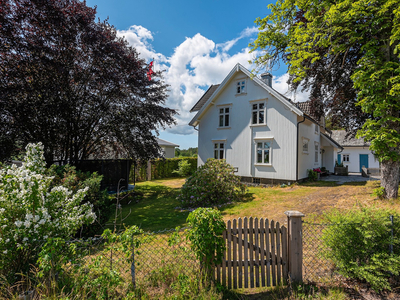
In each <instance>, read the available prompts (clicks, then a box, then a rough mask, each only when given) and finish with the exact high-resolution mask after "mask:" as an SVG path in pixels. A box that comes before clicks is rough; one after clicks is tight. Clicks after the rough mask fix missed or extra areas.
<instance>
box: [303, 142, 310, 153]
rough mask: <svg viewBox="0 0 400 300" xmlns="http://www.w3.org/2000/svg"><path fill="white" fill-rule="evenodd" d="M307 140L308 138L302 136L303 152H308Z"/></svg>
mask: <svg viewBox="0 0 400 300" xmlns="http://www.w3.org/2000/svg"><path fill="white" fill-rule="evenodd" d="M308 142H309V139H306V138H303V152H305V153H308Z"/></svg>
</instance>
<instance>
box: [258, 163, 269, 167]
mask: <svg viewBox="0 0 400 300" xmlns="http://www.w3.org/2000/svg"><path fill="white" fill-rule="evenodd" d="M254 166H256V167H272V164H262V163H256V164H254Z"/></svg>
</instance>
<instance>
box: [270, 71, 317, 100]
mask: <svg viewBox="0 0 400 300" xmlns="http://www.w3.org/2000/svg"><path fill="white" fill-rule="evenodd" d="M288 79H289V74H287V73H286V74H284V75H282V76H279V77H276V78H273V79H272V87H273V88H274V89H275V90H277V91H278V92H279V93H281V94H283V95H284V96H286V97H288V98H290V99H292V100H293V101H294V102H304V101H307V100H308V98H309V96H310V93H309V92H307V91H304V92H301V91H294V92H293V91H291V90H290V89H289V85H288V84H287V81H288Z"/></svg>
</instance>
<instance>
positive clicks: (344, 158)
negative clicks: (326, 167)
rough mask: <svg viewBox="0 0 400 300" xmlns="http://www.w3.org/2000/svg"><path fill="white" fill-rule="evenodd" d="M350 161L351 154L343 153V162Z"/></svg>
mask: <svg viewBox="0 0 400 300" xmlns="http://www.w3.org/2000/svg"><path fill="white" fill-rule="evenodd" d="M346 161H347V162H349V161H350V154H343V162H346Z"/></svg>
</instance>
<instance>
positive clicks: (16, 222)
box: [14, 221, 22, 228]
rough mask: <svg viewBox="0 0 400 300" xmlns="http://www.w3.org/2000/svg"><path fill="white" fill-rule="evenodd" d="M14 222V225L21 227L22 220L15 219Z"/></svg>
mask: <svg viewBox="0 0 400 300" xmlns="http://www.w3.org/2000/svg"><path fill="white" fill-rule="evenodd" d="M14 224H15V226H17V227H18V228H19V227H21V225H22V222H21V221H15V222H14Z"/></svg>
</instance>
